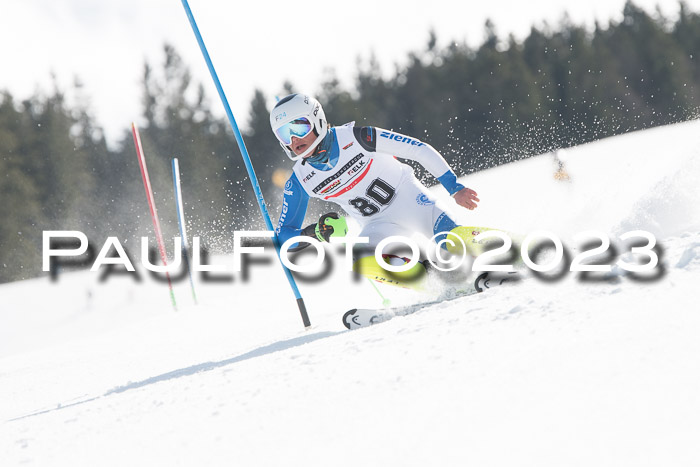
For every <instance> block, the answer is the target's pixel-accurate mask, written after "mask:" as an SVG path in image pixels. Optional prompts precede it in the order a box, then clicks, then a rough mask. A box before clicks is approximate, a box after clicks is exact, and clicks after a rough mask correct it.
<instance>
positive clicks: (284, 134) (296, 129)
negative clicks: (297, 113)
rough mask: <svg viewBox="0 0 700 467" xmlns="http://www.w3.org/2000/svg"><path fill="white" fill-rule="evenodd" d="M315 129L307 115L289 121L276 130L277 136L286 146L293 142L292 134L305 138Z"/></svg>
mask: <svg viewBox="0 0 700 467" xmlns="http://www.w3.org/2000/svg"><path fill="white" fill-rule="evenodd" d="M313 129H314V126H313V124H312V123H311V122H310V121H309V119H308V118H306V117H301V118H297V119H296V120H292V121H291V122H289V123H285V124H284V125H282V126H281V127H279V128H277V129H276V130H275V134H276V135H277V138H278V139H279V140H280V141H282V143H283V144H284V145H285V146H289V145H290V144H292V136H296V137H297V138H303V137H305V136H306V135H308V134H309V133H311V131H312V130H313Z"/></svg>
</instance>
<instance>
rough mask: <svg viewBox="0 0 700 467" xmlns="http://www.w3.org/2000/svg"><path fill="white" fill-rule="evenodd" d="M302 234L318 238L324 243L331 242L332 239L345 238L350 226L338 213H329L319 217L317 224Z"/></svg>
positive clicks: (310, 226) (305, 229)
mask: <svg viewBox="0 0 700 467" xmlns="http://www.w3.org/2000/svg"><path fill="white" fill-rule="evenodd" d="M301 233H302V235H308V236H309V237H316V238H317V239H319V240H320V241H322V242H330V241H331V237H344V236H345V235H346V234H347V233H348V224H347V222H345V218H344V217H342V216H339V215H338V213H336V212H329V213H326V214H323V215H322V216H321V217H319V219H318V222H317V223H316V224H311V225H309V226H307V227H305V228H304V230H302V232H301Z"/></svg>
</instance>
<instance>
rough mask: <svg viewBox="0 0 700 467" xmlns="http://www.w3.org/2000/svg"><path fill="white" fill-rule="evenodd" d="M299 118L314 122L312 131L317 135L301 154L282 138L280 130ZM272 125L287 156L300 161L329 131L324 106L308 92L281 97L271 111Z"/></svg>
mask: <svg viewBox="0 0 700 467" xmlns="http://www.w3.org/2000/svg"><path fill="white" fill-rule="evenodd" d="M299 118H306V119H308V121H309V122H311V124H312V127H313V128H312V131H315V132H316V135H317V136H316V139H315V140H314V141H313V142H312V143H311V144H310V145H309V147H308V148H307V149H306V151H304V152H303V153H301V154H294V151H292V149H291V147H290V146H289V145H287V144H285V143H284V142H283V141H282V140H281V139H280V136H279V134H278V130H279V129H280V128H281V127H283V126H284V125H286V124H288V123H289V122H292V121H294V120H296V119H299ZM270 127H271V128H272V132H273V133H274V134H275V137H276V138H277V140H278V141H279V142H280V146H282V149H284V152H285V154H287V157H289V158H290V159H291V160H293V161H298V160H299V159H302V158H304V157H306V156H308V155H309V154H311V153H312V152H313V151H314V150H315V149H316V147H317V146H318V144H319V143H320V142H321V141H322V140H323V138H325V137H326V134H327V133H328V122H327V121H326V114H325V113H324V112H323V107H321V104H320V103H319V102H318V101H317V100H316V99H314V98H313V97H311V96H308V95H306V94H290V95H289V96H286V97H284V98H282V99H280V101H279V102H278V103H277V105H275V107H274V108H273V109H272V111H271V112H270Z"/></svg>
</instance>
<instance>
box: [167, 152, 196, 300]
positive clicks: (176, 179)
mask: <svg viewBox="0 0 700 467" xmlns="http://www.w3.org/2000/svg"><path fill="white" fill-rule="evenodd" d="M172 167H173V186H174V188H175V209H177V225H178V227H179V228H180V238H182V258H183V260H184V261H185V266H186V267H187V274H189V276H190V287H191V288H192V299H193V300H194V304H195V305H196V304H197V294H196V293H195V291H194V281H193V280H192V269H191V268H190V258H189V251H190V246H189V243H188V242H187V229H186V228H185V210H184V209H183V204H182V189H181V187H180V164H179V163H178V161H177V157H175V158H173V160H172Z"/></svg>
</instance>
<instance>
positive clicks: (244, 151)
mask: <svg viewBox="0 0 700 467" xmlns="http://www.w3.org/2000/svg"><path fill="white" fill-rule="evenodd" d="M182 6H183V7H184V8H185V13H186V14H187V18H188V19H189V21H190V26H191V27H192V32H194V36H195V37H196V38H197V43H198V44H199V49H200V50H201V52H202V56H203V57H204V61H205V62H206V63H207V68H209V74H210V75H211V77H212V79H213V80H214V85H215V86H216V90H217V92H218V93H219V98H220V99H221V103H222V104H223V106H224V110H225V111H226V116H227V117H228V121H229V123H230V124H231V128H232V129H233V134H234V135H235V136H236V143H237V144H238V149H239V150H240V151H241V156H242V157H243V163H244V164H245V168H246V170H247V171H248V177H249V178H250V183H251V184H252V185H253V191H254V192H255V197H256V198H257V200H258V206H259V207H260V212H261V213H262V216H263V220H264V221H265V225H266V226H267V229H268V230H271V231H273V232H274V230H275V229H274V228H273V226H272V221H271V220H270V215H269V214H268V212H267V206H266V205H265V199H264V198H263V194H262V191H261V190H260V185H259V184H258V178H257V177H256V175H255V170H254V169H253V164H252V163H251V161H250V156H249V155H248V150H247V149H246V147H245V143H244V142H243V136H241V132H240V131H239V129H238V125H237V124H236V119H235V118H234V117H233V112H232V111H231V106H230V105H229V104H228V99H227V98H226V94H225V93H224V89H223V88H222V87H221V82H220V81H219V77H218V75H217V74H216V70H215V69H214V64H213V63H212V61H211V58H210V57H209V52H208V51H207V47H206V45H204V39H202V34H201V33H200V32H199V28H198V27H197V23H196V21H195V20H194V16H193V15H192V10H191V9H190V5H189V3H188V2H187V0H182ZM273 243H274V244H275V250H276V251H277V257H278V259H280V264H281V263H282V260H281V258H280V245H279V242H278V240H277V237H275V238H274V242H273ZM282 269H283V270H284V273H285V275H286V276H287V281H289V285H290V287H291V288H292V291H293V292H294V296H295V297H296V299H297V306H298V307H299V313H300V314H301V319H302V321H303V323H304V327H307V328H308V327H309V326H311V321H309V315H308V313H307V312H306V305H305V304H304V299H303V298H302V297H301V293H300V292H299V287H297V284H296V281H295V280H294V277H293V276H292V273H291V271H290V270H289V269H287V268H286V267H285V266H284V264H282Z"/></svg>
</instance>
